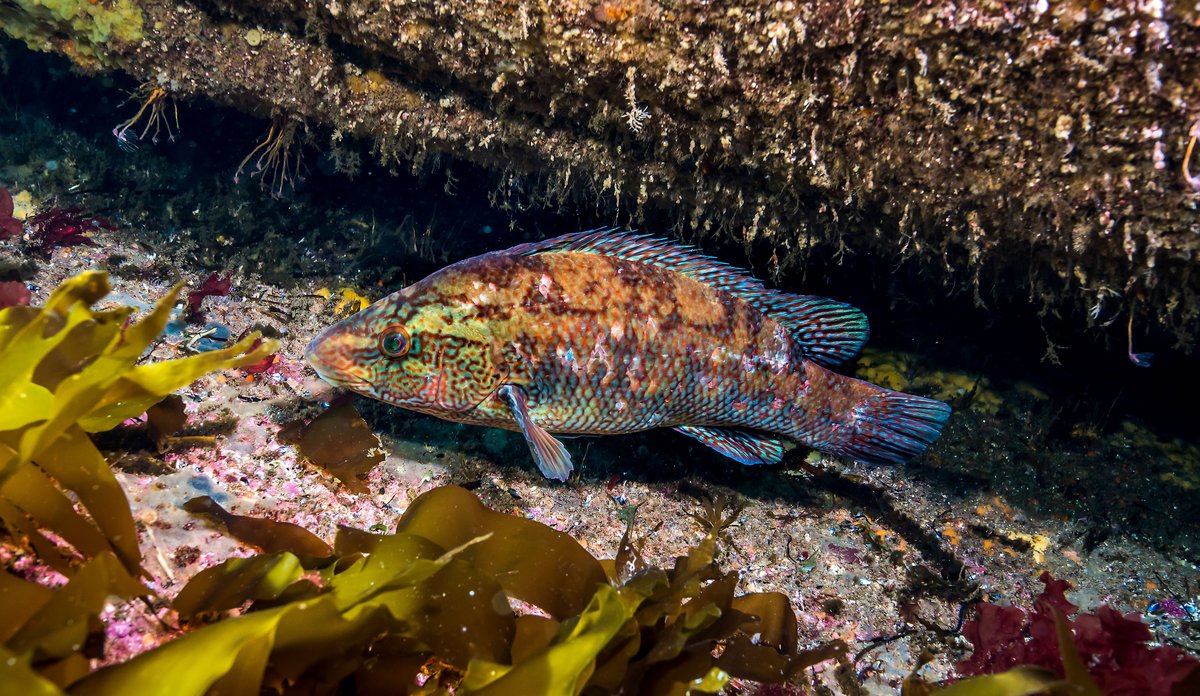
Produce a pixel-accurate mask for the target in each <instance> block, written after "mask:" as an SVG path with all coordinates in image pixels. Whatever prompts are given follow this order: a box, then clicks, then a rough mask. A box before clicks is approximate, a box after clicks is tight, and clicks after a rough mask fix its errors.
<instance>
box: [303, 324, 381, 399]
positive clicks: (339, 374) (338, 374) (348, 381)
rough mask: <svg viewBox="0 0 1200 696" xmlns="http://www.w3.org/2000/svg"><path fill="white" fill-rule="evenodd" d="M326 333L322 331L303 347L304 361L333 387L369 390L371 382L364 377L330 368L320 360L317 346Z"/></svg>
mask: <svg viewBox="0 0 1200 696" xmlns="http://www.w3.org/2000/svg"><path fill="white" fill-rule="evenodd" d="M326 333H327V331H322V332H321V333H320V334H317V336H316V337H315V338H313V339H312V340H311V341H309V343H308V346H306V347H305V348H304V359H305V361H306V362H308V364H309V365H310V366H311V367H312V369H313V371H314V372H316V373H317V376H318V377H320V378H321V379H323V380H325V381H326V382H328V383H329V384H331V385H333V386H335V387H341V388H343V389H350V390H351V391H356V392H359V393H364V392H368V391H370V389H371V383H370V382H369V381H368V380H367V379H366V378H365V377H362V376H360V375H356V374H354V373H351V372H344V371H341V370H338V369H336V368H332V367H330V366H329V365H326V364H325V363H324V362H322V360H321V358H320V352H319V350H318V348H317V346H318V345H319V344H320V343H321V342H322V341H323V340H324V339H325V334H326Z"/></svg>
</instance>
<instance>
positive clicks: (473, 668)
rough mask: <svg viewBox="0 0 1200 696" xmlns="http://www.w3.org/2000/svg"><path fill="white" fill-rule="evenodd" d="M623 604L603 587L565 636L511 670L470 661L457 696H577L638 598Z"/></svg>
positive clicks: (629, 618)
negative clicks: (465, 695) (460, 695)
mask: <svg viewBox="0 0 1200 696" xmlns="http://www.w3.org/2000/svg"><path fill="white" fill-rule="evenodd" d="M630 599H631V600H633V601H627V600H626V598H623V597H622V596H621V594H620V593H619V591H618V590H616V589H613V588H612V587H611V586H609V585H601V586H600V587H599V588H598V589H597V591H596V594H595V595H594V596H593V597H592V601H591V603H590V604H589V605H588V607H587V609H586V610H584V612H583V613H582V614H581V615H580V616H579V618H578V620H577V621H575V623H574V625H573V626H572V627H571V630H570V632H569V633H567V634H566V635H565V636H563V637H562V639H561V640H559V641H556V642H555V643H554V644H553V645H551V646H549V647H548V648H546V649H545V650H543V651H542V652H541V653H540V654H538V655H535V656H532V657H530V658H528V659H526V660H525V661H524V662H522V663H520V664H518V665H516V666H515V667H510V666H508V665H501V664H497V663H493V662H486V661H483V660H473V661H472V662H471V664H470V666H469V667H468V668H467V674H466V676H464V677H463V681H462V688H461V689H459V693H462V694H479V695H480V696H526V695H527V694H543V695H544V696H575V695H576V694H578V693H579V692H580V691H581V690H582V689H583V686H584V684H586V683H587V680H588V678H589V677H590V676H591V674H592V670H593V669H594V668H595V666H596V656H597V655H599V654H600V651H601V650H603V649H604V647H605V646H606V645H608V642H609V641H610V640H611V639H612V637H613V636H615V635H616V634H617V631H619V630H620V629H621V626H623V625H624V624H625V622H626V621H630V620H632V619H633V614H634V612H635V611H636V610H637V605H638V603H640V600H637V599H634V598H630Z"/></svg>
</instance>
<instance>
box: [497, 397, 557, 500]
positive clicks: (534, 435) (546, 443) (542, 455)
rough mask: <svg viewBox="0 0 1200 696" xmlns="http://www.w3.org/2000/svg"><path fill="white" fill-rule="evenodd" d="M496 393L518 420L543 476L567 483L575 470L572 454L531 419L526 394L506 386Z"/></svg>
mask: <svg viewBox="0 0 1200 696" xmlns="http://www.w3.org/2000/svg"><path fill="white" fill-rule="evenodd" d="M496 393H497V394H499V395H500V396H501V397H503V398H504V400H505V401H507V402H508V405H509V407H510V408H512V412H513V417H514V418H516V419H517V425H519V426H520V427H521V433H522V434H523V435H524V436H525V442H527V443H529V449H530V451H532V452H533V461H534V462H536V463H537V465H538V468H539V469H541V470H542V474H543V475H544V476H545V477H546V478H551V479H554V480H556V481H566V480H567V477H568V476H570V475H571V469H572V468H574V467H572V466H571V454H570V453H569V452H567V448H566V447H563V444H562V443H561V442H559V441H558V440H557V439H555V437H554V436H553V435H551V434H550V433H548V432H546V430H545V429H544V428H542V427H541V426H540V425H538V424H537V423H534V422H533V419H532V418H530V417H529V408H528V406H527V405H526V403H525V392H524V391H522V390H521V388H520V387H516V386H513V385H511V384H506V385H504V386H503V387H500V389H499V390H498V391H497V392H496Z"/></svg>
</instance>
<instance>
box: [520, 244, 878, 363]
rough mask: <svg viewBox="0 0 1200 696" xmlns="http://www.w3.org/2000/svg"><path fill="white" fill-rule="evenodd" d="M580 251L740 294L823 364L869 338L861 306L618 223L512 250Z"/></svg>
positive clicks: (852, 353)
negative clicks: (786, 289)
mask: <svg viewBox="0 0 1200 696" xmlns="http://www.w3.org/2000/svg"><path fill="white" fill-rule="evenodd" d="M566 252H581V253H590V254H602V255H604V256H612V257H615V258H619V259H624V260H626V261H634V262H638V263H648V264H652V265H654V266H658V267H659V268H663V269H666V270H668V271H674V272H676V273H681V274H683V275H686V276H688V277H689V278H693V279H695V280H697V281H699V282H701V283H704V284H706V285H711V286H712V287H715V288H718V289H720V290H724V291H725V292H728V293H730V294H733V295H736V296H737V297H738V298H739V299H741V300H742V301H744V302H746V303H747V304H749V305H751V306H752V307H754V308H755V309H757V310H759V311H760V312H762V313H763V314H766V315H768V316H770V317H771V318H772V319H774V320H775V321H777V322H779V323H780V324H782V325H783V326H784V327H785V328H787V329H788V330H789V331H790V332H791V333H792V335H793V337H794V338H795V339H796V341H797V342H798V343H799V344H800V347H801V349H802V352H803V353H804V356H805V357H806V358H808V359H810V360H812V361H814V362H816V363H818V364H819V365H822V366H823V367H836V366H837V365H840V364H842V363H844V362H846V361H847V360H850V359H851V358H853V357H854V356H855V355H857V354H858V352H859V350H861V349H862V346H863V344H864V343H866V341H867V333H868V329H867V317H866V315H865V314H863V313H862V311H861V310H859V309H858V308H856V307H852V306H851V305H848V304H845V303H842V302H837V301H835V300H830V299H826V298H824V297H817V296H814V295H789V294H787V293H782V292H779V291H777V290H771V289H769V288H767V287H766V286H764V285H763V284H762V283H761V282H760V281H758V280H757V279H755V278H753V277H751V276H750V275H747V274H746V273H745V272H744V271H742V270H740V269H737V268H735V267H733V266H730V265H728V264H726V263H722V262H721V261H717V260H716V259H713V258H711V257H708V256H705V255H703V254H701V253H700V252H699V250H697V249H696V248H695V247H691V246H687V245H683V244H677V243H675V242H673V241H670V240H666V239H659V238H657V237H649V236H646V235H641V234H634V233H632V232H627V231H622V230H616V229H600V230H588V231H586V232H574V233H572V234H565V235H562V236H561V237H555V238H553V239H547V240H545V241H541V242H534V243H532V244H522V245H520V246H516V247H513V248H512V249H509V250H508V251H507V252H502V253H510V254H520V255H522V256H532V255H535V254H553V253H566Z"/></svg>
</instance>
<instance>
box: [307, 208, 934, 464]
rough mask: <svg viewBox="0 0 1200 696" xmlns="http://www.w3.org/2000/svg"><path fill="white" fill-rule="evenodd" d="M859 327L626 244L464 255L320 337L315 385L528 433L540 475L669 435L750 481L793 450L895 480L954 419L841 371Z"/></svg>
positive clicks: (845, 316) (312, 354) (548, 243)
mask: <svg viewBox="0 0 1200 696" xmlns="http://www.w3.org/2000/svg"><path fill="white" fill-rule="evenodd" d="M868 333H869V330H868V323H867V318H866V315H865V314H864V313H863V312H862V311H861V310H859V309H857V308H856V307H853V306H851V305H849V304H845V303H842V302H838V301H836V300H832V299H828V298H824V297H819V296H815V295H793V294H787V293H783V292H780V291H776V290H773V289H770V288H767V287H766V286H764V285H763V284H762V283H761V282H760V281H758V280H756V279H755V278H753V277H752V276H750V275H748V274H747V273H745V272H743V271H741V270H739V269H737V268H735V267H733V266H730V265H727V264H725V263H723V262H721V261H718V260H715V259H713V258H710V257H708V256H705V255H703V254H702V253H700V252H699V251H698V250H697V249H695V248H693V247H690V246H685V245H681V244H678V243H675V242H673V241H670V240H666V239H661V238H658V237H653V236H648V235H643V234H638V233H634V232H630V231H618V230H589V231H585V232H575V233H571V234H566V235H563V236H560V237H556V238H553V239H548V240H544V241H540V242H530V243H525V244H521V245H518V246H515V247H512V248H510V249H505V250H502V251H493V252H490V253H486V254H482V255H480V256H475V257H471V258H468V259H465V260H462V261H459V262H457V263H454V264H452V265H449V266H446V267H445V268H443V269H441V270H439V271H437V272H435V273H433V274H432V275H430V276H428V277H426V278H425V279H423V280H420V281H418V282H416V283H413V284H412V285H409V286H407V287H405V288H403V289H401V290H399V291H397V292H395V293H392V294H391V295H388V296H387V297H385V298H383V299H381V300H379V301H377V302H375V303H374V304H372V305H370V306H369V307H367V308H366V309H364V310H362V311H360V312H358V313H357V314H354V315H352V316H350V317H348V318H346V319H344V320H342V321H340V322H338V323H336V324H334V325H332V326H330V327H328V328H326V329H325V330H324V331H322V332H321V333H320V334H318V335H317V336H316V337H315V338H313V339H312V342H311V343H310V344H309V345H308V347H307V349H306V351H305V356H306V358H307V360H308V362H309V363H310V364H311V365H312V366H313V368H314V369H315V370H316V372H317V374H318V375H320V376H321V378H323V379H324V380H325V381H327V382H329V383H330V384H332V385H334V386H338V387H343V388H347V389H349V390H351V391H353V392H356V393H358V394H361V395H363V396H367V397H370V398H373V399H378V400H380V401H383V402H385V403H388V404H392V405H395V406H399V407H401V408H404V409H409V410H412V411H416V412H419V413H424V414H428V415H433V416H437V417H439V418H443V419H446V420H450V421H455V422H459V423H470V424H474V425H480V426H488V427H493V428H503V429H506V430H510V431H515V432H520V433H521V434H523V435H524V437H525V440H526V442H527V443H528V445H529V449H530V451H531V453H532V455H533V459H534V462H535V463H536V465H537V467H538V468H539V469H540V471H541V472H542V474H544V475H545V476H546V477H548V478H551V479H555V480H558V481H565V480H567V478H568V477H569V476H570V474H571V472H572V470H573V468H574V464H573V461H572V457H571V454H570V452H569V451H568V450H567V448H566V447H565V446H564V445H563V443H562V441H561V440H560V439H559V438H558V437H556V435H558V436H576V435H619V434H624V433H633V432H639V431H643V430H649V429H652V428H673V429H675V430H676V431H678V432H679V433H682V434H683V435H686V436H689V437H691V438H694V439H695V440H697V441H699V442H701V443H703V444H704V445H706V446H708V447H710V448H712V449H713V450H716V451H717V452H720V453H721V454H723V455H725V456H727V457H730V458H731V459H733V460H735V461H737V462H740V463H742V464H745V465H762V464H775V463H778V462H780V461H781V460H782V459H783V456H784V454H785V453H786V452H787V451H788V450H789V449H791V448H792V447H794V446H795V445H804V446H807V447H809V448H812V449H815V450H817V451H819V452H821V453H824V454H826V455H830V456H835V457H841V458H845V459H851V460H856V461H860V462H864V463H868V464H899V463H903V462H906V461H908V460H910V459H912V458H914V457H916V456H917V455H919V454H921V453H922V452H924V451H925V449H926V448H927V447H929V445H930V444H932V443H933V442H934V440H936V439H937V438H938V436H939V435H940V433H941V431H942V428H943V426H944V425H945V424H946V422H947V419H948V418H949V416H950V407H949V406H948V405H946V404H945V403H942V402H940V401H937V400H934V399H930V398H925V397H922V396H917V395H913V394H906V393H902V392H897V391H892V390H890V389H885V388H883V387H879V386H876V385H874V384H871V383H869V382H865V381H863V380H859V379H855V378H853V377H849V376H846V375H843V374H839V373H837V372H834V371H833V369H832V368H835V367H838V366H840V365H843V364H845V363H846V362H847V361H849V360H851V359H852V358H853V357H855V356H856V355H857V354H858V353H859V351H860V350H861V348H862V346H863V344H864V343H865V342H866V340H867V337H868Z"/></svg>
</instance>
